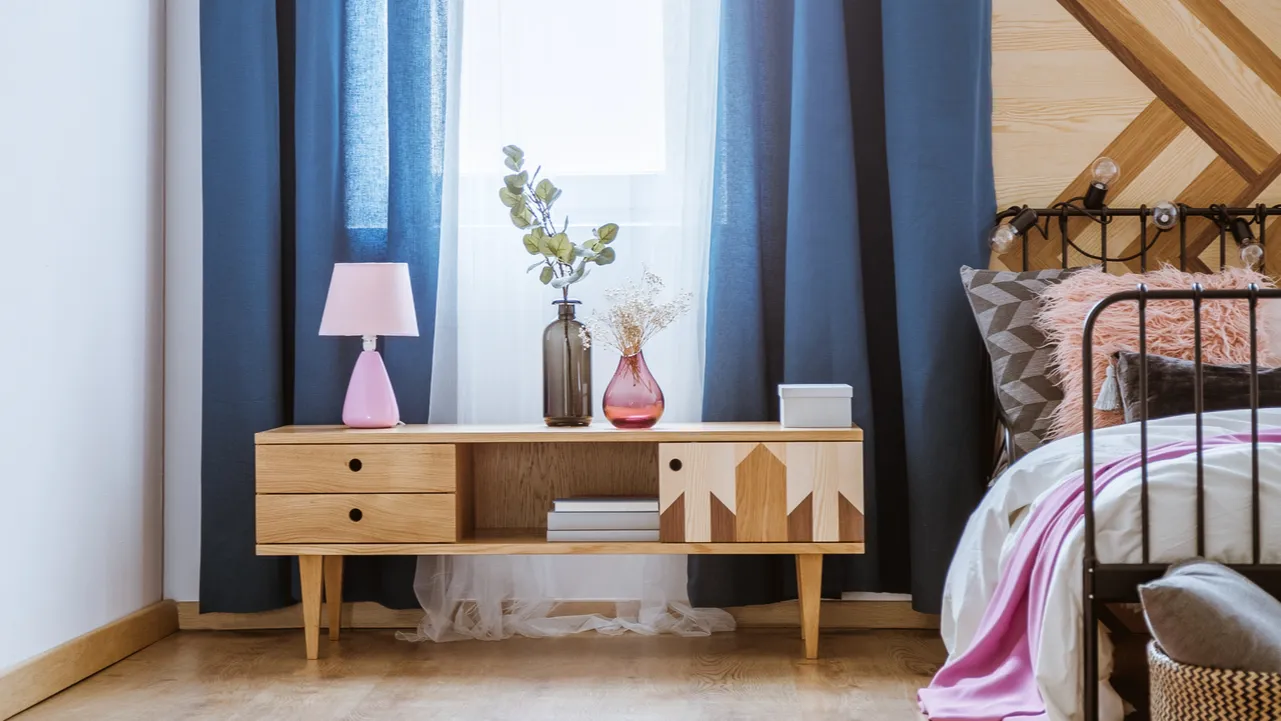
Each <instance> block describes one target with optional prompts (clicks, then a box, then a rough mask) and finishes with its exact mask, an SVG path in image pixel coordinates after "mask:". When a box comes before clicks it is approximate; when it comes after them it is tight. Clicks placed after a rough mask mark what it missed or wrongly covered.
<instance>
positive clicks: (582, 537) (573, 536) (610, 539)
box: [547, 530, 658, 543]
mask: <svg viewBox="0 0 1281 721" xmlns="http://www.w3.org/2000/svg"><path fill="white" fill-rule="evenodd" d="M547 540H548V541H549V542H552V543H556V542H574V541H577V542H580V543H594V542H600V543H615V542H627V541H631V542H641V541H657V540H658V531H656V530H655V531H548V532H547Z"/></svg>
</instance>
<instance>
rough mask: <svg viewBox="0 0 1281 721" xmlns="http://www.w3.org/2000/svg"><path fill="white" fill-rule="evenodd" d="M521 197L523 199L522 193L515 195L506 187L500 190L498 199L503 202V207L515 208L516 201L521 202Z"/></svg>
mask: <svg viewBox="0 0 1281 721" xmlns="http://www.w3.org/2000/svg"><path fill="white" fill-rule="evenodd" d="M520 197H521V196H520V193H513V192H512V191H510V190H508V189H507V188H506V187H502V188H499V189H498V199H499V200H501V201H503V205H505V206H507V207H508V208H511V207H513V206H515V205H516V201H517V200H519V199H520Z"/></svg>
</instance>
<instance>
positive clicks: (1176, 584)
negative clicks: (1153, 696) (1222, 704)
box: [1139, 559, 1281, 673]
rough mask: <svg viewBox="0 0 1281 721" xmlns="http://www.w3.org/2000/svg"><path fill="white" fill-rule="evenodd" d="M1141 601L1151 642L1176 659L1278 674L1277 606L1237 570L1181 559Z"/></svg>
mask: <svg viewBox="0 0 1281 721" xmlns="http://www.w3.org/2000/svg"><path fill="white" fill-rule="evenodd" d="M1139 597H1140V599H1141V600H1142V601H1143V615H1144V616H1145V617H1146V618H1147V623H1148V628H1149V629H1150V630H1151V631H1152V638H1153V639H1155V640H1156V642H1157V643H1158V644H1160V645H1161V648H1162V649H1163V650H1164V651H1165V653H1166V655H1167V656H1169V657H1170V658H1172V659H1174V660H1175V661H1179V662H1181V663H1186V664H1191V665H1193V666H1207V667H1210V668H1226V669H1232V670H1237V671H1262V672H1267V673H1281V602H1278V601H1277V600H1276V599H1275V598H1273V597H1272V596H1271V595H1269V594H1268V592H1267V591H1264V590H1263V589H1262V588H1259V587H1258V586H1256V585H1254V584H1253V583H1251V582H1250V580H1249V579H1247V578H1246V577H1245V576H1242V575H1241V574H1239V573H1237V572H1236V571H1233V570H1232V569H1230V568H1227V567H1226V566H1222V565H1220V564H1217V563H1214V562H1212V561H1205V560H1202V559H1196V560H1192V561H1185V562H1183V563H1179V564H1175V565H1174V566H1171V567H1170V570H1169V571H1167V572H1166V574H1165V576H1164V577H1163V578H1160V579H1157V580H1155V581H1153V582H1151V583H1147V584H1144V585H1142V586H1139Z"/></svg>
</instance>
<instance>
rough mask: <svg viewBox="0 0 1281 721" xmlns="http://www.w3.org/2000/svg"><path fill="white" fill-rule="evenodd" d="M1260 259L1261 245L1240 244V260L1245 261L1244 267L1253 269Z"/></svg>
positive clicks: (1256, 266) (1261, 254) (1261, 257)
mask: <svg viewBox="0 0 1281 721" xmlns="http://www.w3.org/2000/svg"><path fill="white" fill-rule="evenodd" d="M1262 260H1263V246H1261V245H1259V244H1258V243H1246V244H1245V245H1243V246H1241V262H1243V263H1245V267H1246V268H1249V269H1250V270H1255V269H1256V268H1258V267H1259V263H1260V262H1261V261H1262Z"/></svg>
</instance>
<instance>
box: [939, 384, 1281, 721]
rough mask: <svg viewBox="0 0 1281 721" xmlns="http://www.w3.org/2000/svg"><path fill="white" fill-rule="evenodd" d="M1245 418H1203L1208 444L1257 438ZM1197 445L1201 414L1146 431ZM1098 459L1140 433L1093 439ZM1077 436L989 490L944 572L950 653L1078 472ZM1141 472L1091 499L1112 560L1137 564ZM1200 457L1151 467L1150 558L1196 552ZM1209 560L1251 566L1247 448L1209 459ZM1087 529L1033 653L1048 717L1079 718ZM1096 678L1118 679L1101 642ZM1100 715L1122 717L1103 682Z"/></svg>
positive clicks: (1267, 546)
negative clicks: (1049, 497) (1024, 523)
mask: <svg viewBox="0 0 1281 721" xmlns="http://www.w3.org/2000/svg"><path fill="white" fill-rule="evenodd" d="M1268 427H1281V409H1263V410H1260V411H1259V428H1260V429H1263V428H1268ZM1249 431H1250V415H1249V411H1224V412H1218V413H1207V414H1205V419H1204V434H1205V437H1206V438H1210V437H1213V436H1216V435H1222V434H1224V433H1249ZM1195 438H1196V425H1195V420H1194V417H1193V416H1190V415H1189V416H1178V417H1175V418H1165V419H1161V420H1156V421H1150V422H1149V423H1148V447H1149V448H1153V447H1155V446H1158V445H1161V444H1164V443H1169V442H1171V441H1186V440H1194V439H1195ZM1094 439H1095V443H1094V457H1095V463H1096V465H1097V464H1102V463H1104V462H1106V461H1109V460H1111V459H1113V458H1117V457H1120V456H1124V455H1129V454H1131V453H1135V452H1137V451H1138V450H1139V426H1138V424H1137V423H1135V424H1127V425H1124V426H1116V427H1112V428H1105V429H1102V430H1099V431H1096V432H1095V434H1094ZM1081 453H1082V448H1081V437H1080V436H1073V437H1071V438H1065V439H1063V440H1060V441H1055V442H1053V443H1049V444H1047V445H1045V446H1042V447H1041V448H1038V449H1036V450H1035V451H1033V452H1032V453H1029V454H1028V455H1027V456H1025V457H1023V458H1021V459H1019V461H1018V462H1017V463H1015V464H1014V465H1013V466H1011V467H1010V468H1009V469H1007V470H1006V471H1005V473H1003V474H1002V475H1001V476H1000V478H998V479H997V480H996V482H995V483H993V485H992V488H991V489H990V490H989V491H988V493H987V496H986V497H985V498H984V499H983V502H982V503H981V504H980V505H979V507H978V509H977V510H976V511H975V512H974V514H973V515H972V516H971V517H970V520H969V522H968V523H967V525H966V527H965V533H964V534H963V535H962V537H961V542H960V544H959V546H958V547H957V551H956V556H955V557H954V558H953V559H952V565H951V567H950V568H949V570H948V575H947V583H946V585H945V586H944V592H943V615H942V633H943V641H944V643H945V644H946V645H947V649H948V652H949V654H950V655H952V656H955V655H957V654H959V653H960V652H962V651H964V650H965V649H966V648H968V647H969V645H970V644H971V642H972V641H973V635H974V633H975V630H976V629H977V628H978V625H979V621H980V619H981V618H982V616H983V611H984V609H985V608H986V607H987V603H988V600H989V599H990V598H991V595H992V592H993V589H994V588H995V587H996V581H997V578H998V576H999V574H1000V573H1001V571H1002V569H1003V568H1004V567H1005V563H1006V560H1007V556H1008V554H1009V552H1010V550H1011V549H1012V547H1013V542H1014V540H1015V538H1016V534H1017V531H1018V528H1019V522H1020V521H1021V520H1022V519H1023V518H1025V517H1026V512H1027V510H1029V509H1030V508H1031V507H1034V506H1035V504H1036V503H1037V502H1038V501H1039V500H1040V499H1041V498H1042V497H1043V496H1044V494H1045V493H1046V491H1048V490H1049V489H1051V488H1052V487H1053V486H1055V485H1056V484H1057V483H1059V482H1060V481H1063V480H1065V479H1066V478H1068V477H1069V476H1070V475H1071V474H1072V473H1074V472H1076V471H1079V470H1081V467H1082V457H1081ZM1139 478H1140V474H1139V472H1138V470H1135V471H1134V472H1132V473H1129V474H1126V475H1124V476H1121V477H1119V478H1117V479H1116V480H1115V481H1113V483H1112V484H1111V485H1110V486H1108V487H1107V488H1106V489H1105V490H1104V491H1103V492H1102V493H1100V494H1099V495H1098V496H1097V497H1096V500H1095V520H1096V531H1097V543H1096V549H1097V553H1098V557H1099V559H1100V561H1102V562H1104V563H1139V562H1141V560H1142V550H1141V538H1140V534H1139V525H1140V514H1139V496H1140V494H1139V488H1140V485H1139ZM1259 478H1260V486H1261V489H1260V499H1261V500H1260V509H1261V510H1260V517H1261V525H1262V527H1263V528H1262V533H1261V547H1262V556H1263V558H1262V560H1263V562H1266V563H1277V562H1281V445H1278V444H1266V445H1260V449H1259ZM1195 479H1196V455H1195V454H1190V455H1188V456H1186V457H1184V458H1177V459H1172V460H1169V461H1163V462H1159V463H1153V464H1151V465H1150V466H1149V471H1148V482H1149V486H1148V498H1149V504H1150V505H1149V508H1150V515H1149V524H1150V525H1149V529H1150V535H1149V543H1150V546H1149V552H1150V558H1151V560H1152V562H1161V563H1163V562H1168V561H1176V560H1179V559H1183V558H1189V557H1192V556H1194V555H1195V554H1196V535H1195V528H1196V526H1195V508H1196V506H1195V488H1196V480H1195ZM1205 485H1206V507H1205V518H1206V531H1205V540H1206V555H1207V556H1208V557H1209V558H1213V559H1215V560H1219V561H1224V562H1234V563H1248V562H1249V561H1250V560H1251V559H1250V554H1251V545H1250V444H1249V443H1248V442H1247V443H1244V444H1239V445H1232V446H1227V447H1222V448H1216V449H1207V450H1206V452H1205ZM1082 548H1083V533H1082V527H1081V524H1077V528H1076V529H1075V530H1074V531H1073V532H1072V534H1071V535H1070V536H1069V538H1068V539H1067V542H1066V543H1065V544H1064V546H1063V548H1062V549H1061V551H1060V553H1059V558H1058V562H1057V563H1056V564H1055V569H1054V577H1053V581H1052V582H1051V588H1050V595H1049V600H1048V601H1047V604H1046V613H1045V617H1044V620H1043V628H1042V634H1041V643H1040V646H1039V647H1038V648H1035V649H1033V653H1034V654H1035V661H1036V668H1037V673H1036V676H1037V685H1038V687H1039V688H1040V691H1041V696H1042V698H1043V699H1044V700H1045V704H1046V709H1047V711H1048V714H1049V718H1050V719H1051V721H1068V720H1069V719H1072V720H1076V719H1080V718H1083V714H1082V711H1081V659H1080V648H1081V643H1082V639H1081V554H1082ZM1100 641H1101V646H1100V649H1101V650H1100V654H1101V656H1102V662H1101V663H1100V675H1101V677H1102V678H1103V679H1106V678H1107V676H1108V674H1110V672H1111V658H1112V646H1111V643H1110V641H1109V639H1108V638H1107V634H1106V633H1101V634H1100ZM1099 697H1100V706H1101V713H1100V718H1101V719H1105V720H1107V721H1113V720H1115V721H1120V719H1121V717H1122V708H1121V702H1120V699H1119V698H1118V697H1117V696H1116V694H1115V692H1113V691H1112V688H1111V686H1110V685H1108V684H1107V683H1103V684H1101V687H1100V694H1099Z"/></svg>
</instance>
